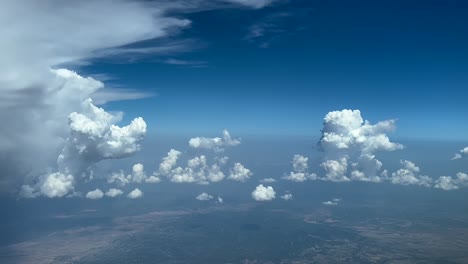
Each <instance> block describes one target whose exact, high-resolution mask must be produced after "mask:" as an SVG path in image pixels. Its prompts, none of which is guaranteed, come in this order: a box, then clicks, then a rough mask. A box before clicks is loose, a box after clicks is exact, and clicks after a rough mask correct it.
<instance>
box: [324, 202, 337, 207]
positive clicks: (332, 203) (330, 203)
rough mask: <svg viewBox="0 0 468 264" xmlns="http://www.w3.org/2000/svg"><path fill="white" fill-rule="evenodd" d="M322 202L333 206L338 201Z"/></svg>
mask: <svg viewBox="0 0 468 264" xmlns="http://www.w3.org/2000/svg"><path fill="white" fill-rule="evenodd" d="M322 204H323V205H330V206H335V205H338V202H334V201H326V202H323V203H322Z"/></svg>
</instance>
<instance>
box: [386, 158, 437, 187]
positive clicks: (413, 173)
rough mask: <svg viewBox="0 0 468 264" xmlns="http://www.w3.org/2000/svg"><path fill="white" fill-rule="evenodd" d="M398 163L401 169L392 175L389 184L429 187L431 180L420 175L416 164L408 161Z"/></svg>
mask: <svg viewBox="0 0 468 264" xmlns="http://www.w3.org/2000/svg"><path fill="white" fill-rule="evenodd" d="M400 163H401V164H402V165H403V168H402V169H399V170H397V171H396V172H394V173H392V176H391V177H390V182H391V183H393V184H401V185H420V186H424V187H430V186H431V183H432V179H431V178H429V177H428V176H424V175H420V174H419V172H420V169H419V167H418V166H416V164H414V163H413V162H411V161H408V160H402V161H400Z"/></svg>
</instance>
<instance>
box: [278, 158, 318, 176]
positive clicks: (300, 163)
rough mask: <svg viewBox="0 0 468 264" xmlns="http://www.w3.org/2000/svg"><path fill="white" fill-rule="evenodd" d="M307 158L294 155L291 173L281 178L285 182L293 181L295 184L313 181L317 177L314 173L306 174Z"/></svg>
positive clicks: (307, 167) (307, 168)
mask: <svg viewBox="0 0 468 264" xmlns="http://www.w3.org/2000/svg"><path fill="white" fill-rule="evenodd" d="M308 161H309V158H307V157H304V156H302V155H297V154H296V155H294V156H293V159H292V162H291V163H292V167H293V171H291V172H290V173H289V175H286V176H284V177H283V179H285V180H289V181H295V182H303V181H306V180H315V179H316V178H317V175H316V174H315V173H310V174H309V172H308V170H309V165H308Z"/></svg>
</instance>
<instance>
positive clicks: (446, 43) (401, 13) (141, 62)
mask: <svg viewBox="0 0 468 264" xmlns="http://www.w3.org/2000/svg"><path fill="white" fill-rule="evenodd" d="M467 9H468V7H467V6H466V5H464V4H462V3H461V2H460V1H449V2H444V3H441V2H437V1H424V2H418V1H412V2H411V3H408V2H407V1H379V2H378V3H376V2H375V1H353V3H348V4H343V3H342V2H338V1H332V2H330V1H327V2H326V3H324V2H317V1H280V2H276V3H274V4H272V5H270V6H267V7H265V8H262V9H221V10H220V9H217V10H211V11H201V12H194V13H184V14H177V15H178V16H180V17H183V18H187V19H190V20H191V21H192V24H191V26H190V27H189V28H185V29H182V30H180V31H178V32H177V33H174V34H173V35H171V36H170V37H168V38H167V39H165V40H164V41H161V40H158V41H157V42H156V41H146V42H143V43H138V44H137V45H140V46H141V45H145V46H161V45H162V46H165V45H167V43H174V42H175V43H183V44H182V46H183V47H182V48H180V49H178V50H175V51H172V52H166V53H163V54H161V53H157V54H146V55H145V56H133V57H132V56H130V57H123V58H104V59H99V60H95V61H93V62H92V63H91V64H90V65H88V66H86V67H84V68H82V69H80V71H85V72H87V73H91V74H106V75H109V76H111V77H112V78H114V79H113V80H108V81H106V85H108V86H109V85H110V86H112V85H113V86H123V87H126V88H133V89H138V90H142V91H145V92H150V93H154V94H155V95H156V96H154V97H151V98H146V99H143V100H137V101H124V102H114V103H110V104H109V105H108V107H109V109H113V110H122V111H124V112H125V113H126V117H127V118H128V119H131V118H133V117H134V116H139V115H141V116H143V117H144V118H145V120H146V121H147V123H148V125H149V127H150V128H151V127H153V128H154V129H152V131H153V132H154V133H171V134H172V133H192V132H194V133H216V132H215V131H219V130H220V129H222V128H229V129H231V130H232V131H235V132H237V133H241V134H301V135H306V134H314V135H317V134H319V133H320V132H319V130H320V127H321V120H322V118H323V116H324V115H325V114H326V113H327V112H329V111H332V110H338V109H344V108H350V109H360V110H361V111H362V113H363V117H364V118H366V119H369V120H370V121H371V122H376V121H378V120H383V119H391V118H397V119H398V123H397V126H398V129H397V131H396V133H395V136H396V137H401V138H413V139H437V140H466V139H468V136H467V134H466V131H467V130H468V123H467V122H466V117H467V116H468V115H467V114H468V108H467V104H466V98H467V97H466V95H465V93H466V92H465V89H466V87H467V84H468V77H467V75H466V72H468V49H467V48H466V47H467V46H468V33H467V31H466V25H467V24H468V18H467V17H466V11H467ZM123 62H125V63H123ZM150 131H151V130H150Z"/></svg>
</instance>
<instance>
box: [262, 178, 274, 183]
mask: <svg viewBox="0 0 468 264" xmlns="http://www.w3.org/2000/svg"><path fill="white" fill-rule="evenodd" d="M260 182H261V183H274V182H276V180H275V179H273V178H265V179H261V180H260Z"/></svg>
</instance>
